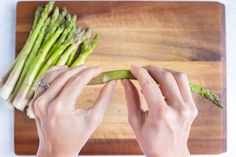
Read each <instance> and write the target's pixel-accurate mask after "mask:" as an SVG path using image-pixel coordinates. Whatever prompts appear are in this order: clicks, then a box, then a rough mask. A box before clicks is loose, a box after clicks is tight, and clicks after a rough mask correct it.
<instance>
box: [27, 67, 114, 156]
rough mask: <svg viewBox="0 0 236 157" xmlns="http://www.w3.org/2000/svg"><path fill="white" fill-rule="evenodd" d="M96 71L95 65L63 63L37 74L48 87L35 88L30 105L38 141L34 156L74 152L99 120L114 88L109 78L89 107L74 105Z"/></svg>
mask: <svg viewBox="0 0 236 157" xmlns="http://www.w3.org/2000/svg"><path fill="white" fill-rule="evenodd" d="M100 71H101V70H100V68H95V67H85V66H79V67H77V68H67V67H65V66H63V67H54V68H53V69H51V70H49V71H48V72H47V73H46V74H44V76H42V77H41V79H40V80H41V81H43V82H44V83H48V84H49V85H50V87H49V88H48V89H47V90H45V89H43V88H38V89H37V90H36V93H35V96H34V98H33V100H32V101H31V104H30V107H31V109H32V112H33V114H34V115H35V119H36V124H37V130H38V135H39V141H40V142H39V149H38V152H37V157H59V156H62V157H69V156H70V157H72V156H77V155H78V153H79V151H80V150H81V149H82V147H83V146H84V145H85V143H86V142H87V140H88V139H89V138H90V136H91V135H92V133H93V132H94V131H95V129H96V128H97V127H98V125H99V124H100V123H101V122H102V119H103V117H104V114H105V112H106V109H107V106H108V104H109V103H110V99H111V95H112V93H113V91H114V89H115V82H114V81H111V82H109V83H107V84H106V85H105V86H104V87H103V89H102V90H101V92H100V94H99V96H98V98H97V100H96V101H95V103H94V105H93V106H92V107H90V108H88V109H78V108H76V107H75V104H76V99H77V98H78V96H79V95H80V93H81V92H82V90H83V88H84V87H85V86H86V85H87V83H88V82H89V81H90V80H91V79H92V78H93V77H95V76H97V75H98V74H99V73H100Z"/></svg>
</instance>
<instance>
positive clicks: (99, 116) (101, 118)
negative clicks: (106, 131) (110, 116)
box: [92, 114, 103, 124]
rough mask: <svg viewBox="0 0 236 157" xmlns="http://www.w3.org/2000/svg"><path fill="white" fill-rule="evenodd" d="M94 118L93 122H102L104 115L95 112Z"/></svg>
mask: <svg viewBox="0 0 236 157" xmlns="http://www.w3.org/2000/svg"><path fill="white" fill-rule="evenodd" d="M92 118H93V122H94V123H96V124H100V123H101V122H102V121H103V117H102V116H101V115H99V114H94V115H93V117H92Z"/></svg>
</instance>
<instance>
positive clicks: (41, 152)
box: [36, 147, 78, 157]
mask: <svg viewBox="0 0 236 157" xmlns="http://www.w3.org/2000/svg"><path fill="white" fill-rule="evenodd" d="M77 156H78V153H63V152H61V150H60V152H58V151H55V150H54V151H53V150H48V149H45V148H40V147H39V149H38V151H37V154H36V157H77Z"/></svg>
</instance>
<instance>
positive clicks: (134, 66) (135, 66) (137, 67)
mask: <svg viewBox="0 0 236 157" xmlns="http://www.w3.org/2000/svg"><path fill="white" fill-rule="evenodd" d="M139 68H140V66H138V65H131V66H130V71H131V72H132V73H133V74H135V73H136V71H137V70H139Z"/></svg>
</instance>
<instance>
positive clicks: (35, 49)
mask: <svg viewBox="0 0 236 157" xmlns="http://www.w3.org/2000/svg"><path fill="white" fill-rule="evenodd" d="M49 22H50V17H49V18H48V19H47V20H46V21H45V23H44V25H43V27H42V28H41V30H40V34H39V35H38V37H37V40H36V41H35V44H34V46H33V49H32V51H31V53H30V55H29V58H28V59H27V61H26V63H25V65H24V68H23V70H22V72H21V75H20V78H19V79H18V81H17V84H16V86H15V88H14V90H13V92H12V96H11V98H10V101H13V99H14V98H15V96H16V94H17V92H18V91H19V89H20V86H21V84H22V82H23V80H24V78H25V75H26V73H27V72H28V71H29V68H30V66H31V63H32V61H33V59H34V58H35V56H36V54H37V52H38V51H39V48H40V46H41V43H42V41H43V38H44V36H45V33H46V28H47V26H48V24H49Z"/></svg>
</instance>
